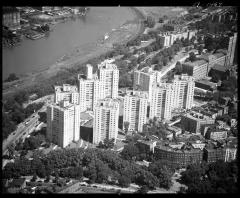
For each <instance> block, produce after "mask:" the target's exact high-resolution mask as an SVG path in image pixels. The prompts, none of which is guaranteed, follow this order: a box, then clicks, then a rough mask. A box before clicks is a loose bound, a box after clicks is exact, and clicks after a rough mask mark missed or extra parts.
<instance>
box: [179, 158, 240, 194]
mask: <svg viewBox="0 0 240 198" xmlns="http://www.w3.org/2000/svg"><path fill="white" fill-rule="evenodd" d="M237 175H238V166H237V161H232V162H223V161H217V162H214V163H210V164H205V163H202V164H195V165H190V166H189V167H188V168H187V170H186V171H185V172H183V173H182V177H181V180H182V182H183V183H184V184H185V185H187V187H188V189H187V191H186V192H187V193H237V192H238V187H237Z"/></svg>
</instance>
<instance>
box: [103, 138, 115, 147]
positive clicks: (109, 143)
mask: <svg viewBox="0 0 240 198" xmlns="http://www.w3.org/2000/svg"><path fill="white" fill-rule="evenodd" d="M114 142H115V140H114V138H112V139H110V140H109V139H107V138H105V139H104V141H103V144H104V146H105V148H113V147H114Z"/></svg>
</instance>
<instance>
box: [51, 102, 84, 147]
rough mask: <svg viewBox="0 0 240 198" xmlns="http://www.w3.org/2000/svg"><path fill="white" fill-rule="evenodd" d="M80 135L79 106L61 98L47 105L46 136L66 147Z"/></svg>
mask: <svg viewBox="0 0 240 198" xmlns="http://www.w3.org/2000/svg"><path fill="white" fill-rule="evenodd" d="M79 137H80V106H79V105H76V104H71V103H69V101H67V100H63V101H61V102H60V104H59V105H57V104H51V105H49V106H48V107H47V138H48V139H49V140H50V141H51V142H53V143H54V144H57V145H58V146H60V147H63V148H64V147H66V146H67V145H68V144H69V143H71V142H72V141H78V140H79Z"/></svg>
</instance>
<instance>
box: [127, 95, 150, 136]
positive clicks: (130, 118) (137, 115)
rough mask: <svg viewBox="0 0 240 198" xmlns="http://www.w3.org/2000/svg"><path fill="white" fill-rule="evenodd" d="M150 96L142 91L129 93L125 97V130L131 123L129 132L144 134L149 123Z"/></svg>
mask: <svg viewBox="0 0 240 198" xmlns="http://www.w3.org/2000/svg"><path fill="white" fill-rule="evenodd" d="M147 106H148V94H147V93H146V92H142V91H131V92H128V93H127V95H126V96H125V97H124V109H123V128H124V127H125V126H124V123H125V122H126V121H127V122H129V128H128V130H129V131H139V132H142V129H143V125H144V124H145V123H146V121H147Z"/></svg>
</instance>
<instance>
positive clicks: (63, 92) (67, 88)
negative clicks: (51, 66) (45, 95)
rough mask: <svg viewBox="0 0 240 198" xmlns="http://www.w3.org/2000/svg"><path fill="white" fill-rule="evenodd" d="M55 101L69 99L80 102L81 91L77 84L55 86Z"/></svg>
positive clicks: (75, 102)
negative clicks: (79, 91)
mask: <svg viewBox="0 0 240 198" xmlns="http://www.w3.org/2000/svg"><path fill="white" fill-rule="evenodd" d="M54 89H55V94H54V102H55V103H56V104H59V103H60V102H61V101H62V100H68V101H69V102H70V103H73V104H79V93H78V88H77V86H72V85H69V84H63V86H54Z"/></svg>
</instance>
